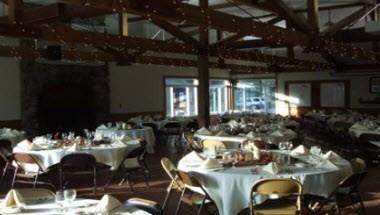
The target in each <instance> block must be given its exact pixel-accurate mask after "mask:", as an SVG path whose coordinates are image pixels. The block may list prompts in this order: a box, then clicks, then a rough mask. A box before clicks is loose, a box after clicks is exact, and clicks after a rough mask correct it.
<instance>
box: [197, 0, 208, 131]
mask: <svg viewBox="0 0 380 215" xmlns="http://www.w3.org/2000/svg"><path fill="white" fill-rule="evenodd" d="M199 6H200V7H201V8H203V9H205V11H207V8H208V0H199ZM199 40H200V43H201V48H200V49H199V55H198V78H199V86H198V122H199V125H200V126H201V127H202V126H205V127H208V126H209V124H210V95H209V85H210V83H209V71H208V45H209V30H208V27H207V26H201V27H199Z"/></svg>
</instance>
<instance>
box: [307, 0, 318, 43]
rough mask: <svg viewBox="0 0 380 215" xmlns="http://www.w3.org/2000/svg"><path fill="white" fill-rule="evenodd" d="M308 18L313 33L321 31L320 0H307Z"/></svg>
mask: <svg viewBox="0 0 380 215" xmlns="http://www.w3.org/2000/svg"><path fill="white" fill-rule="evenodd" d="M307 18H308V22H309V25H310V29H311V34H312V35H316V34H317V33H318V32H319V0H307Z"/></svg>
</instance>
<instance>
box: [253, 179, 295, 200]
mask: <svg viewBox="0 0 380 215" xmlns="http://www.w3.org/2000/svg"><path fill="white" fill-rule="evenodd" d="M251 193H259V194H264V195H269V194H277V195H280V196H281V195H284V196H286V195H289V194H297V195H301V193H302V185H301V183H299V182H298V181H296V180H294V179H285V178H275V179H263V180H260V181H258V182H256V183H255V184H254V185H253V187H252V189H251Z"/></svg>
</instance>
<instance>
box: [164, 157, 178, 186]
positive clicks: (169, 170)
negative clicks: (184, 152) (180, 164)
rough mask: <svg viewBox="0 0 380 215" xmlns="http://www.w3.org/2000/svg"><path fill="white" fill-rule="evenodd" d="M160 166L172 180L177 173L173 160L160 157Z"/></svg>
mask: <svg viewBox="0 0 380 215" xmlns="http://www.w3.org/2000/svg"><path fill="white" fill-rule="evenodd" d="M161 166H162V168H163V169H164V170H165V172H166V174H167V175H168V176H169V177H170V178H171V179H172V180H174V179H175V177H176V174H177V172H176V171H177V168H176V167H175V166H174V164H173V162H172V161H171V160H169V158H167V157H163V158H161Z"/></svg>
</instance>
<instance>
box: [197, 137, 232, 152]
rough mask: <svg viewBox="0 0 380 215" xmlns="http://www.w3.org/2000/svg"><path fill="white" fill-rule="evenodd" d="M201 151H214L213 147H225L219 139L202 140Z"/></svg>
mask: <svg viewBox="0 0 380 215" xmlns="http://www.w3.org/2000/svg"><path fill="white" fill-rule="evenodd" d="M202 145H203V151H215V148H219V149H222V150H223V149H226V145H225V144H224V143H223V142H222V141H220V140H210V139H204V140H202Z"/></svg>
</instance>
